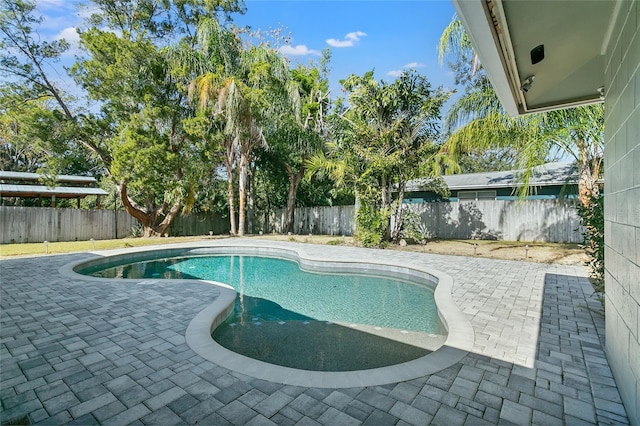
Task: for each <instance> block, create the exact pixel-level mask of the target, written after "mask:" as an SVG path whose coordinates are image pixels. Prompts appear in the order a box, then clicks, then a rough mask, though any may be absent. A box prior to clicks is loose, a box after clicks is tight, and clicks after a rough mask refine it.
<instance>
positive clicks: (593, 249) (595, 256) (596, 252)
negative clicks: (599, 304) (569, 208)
mask: <svg viewBox="0 0 640 426" xmlns="http://www.w3.org/2000/svg"><path fill="white" fill-rule="evenodd" d="M578 214H579V215H580V217H581V218H582V224H583V225H584V227H585V232H584V234H583V238H584V242H583V247H584V250H585V252H586V253H587V255H588V256H589V260H588V261H587V262H586V265H587V266H588V267H589V276H590V277H591V283H592V284H593V289H594V290H595V292H596V293H599V294H601V295H602V294H604V197H603V196H601V195H599V196H597V197H595V196H592V197H591V199H590V200H589V204H588V205H587V206H583V205H582V204H579V205H578Z"/></svg>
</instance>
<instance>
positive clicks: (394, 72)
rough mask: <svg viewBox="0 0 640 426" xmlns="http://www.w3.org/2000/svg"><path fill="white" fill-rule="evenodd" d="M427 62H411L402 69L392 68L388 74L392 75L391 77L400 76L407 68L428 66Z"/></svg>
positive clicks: (413, 68)
mask: <svg viewBox="0 0 640 426" xmlns="http://www.w3.org/2000/svg"><path fill="white" fill-rule="evenodd" d="M426 66H427V65H426V64H423V63H420V62H409V63H408V64H407V65H405V66H403V67H402V69H400V70H391V71H389V72H388V73H387V75H390V76H391V77H400V76H401V75H402V73H403V72H404V70H407V69H412V70H415V69H417V68H423V67H426Z"/></svg>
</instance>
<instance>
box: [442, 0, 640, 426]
mask: <svg viewBox="0 0 640 426" xmlns="http://www.w3.org/2000/svg"><path fill="white" fill-rule="evenodd" d="M453 4H454V6H455V8H456V11H457V13H458V16H459V17H460V19H461V20H462V22H463V24H464V26H465V28H466V29H467V32H468V34H469V36H470V38H471V41H472V43H473V45H474V47H475V50H476V52H477V54H478V57H479V59H480V61H481V62H482V64H483V66H484V67H485V69H486V70H487V74H488V75H489V79H490V80H491V83H492V85H493V87H494V89H495V90H496V93H497V94H498V97H499V99H500V102H501V103H502V104H503V105H504V107H505V109H506V110H507V112H509V113H510V114H511V115H520V114H527V113H530V112H535V111H544V110H548V109H557V108H567V107H571V106H575V105H581V104H585V103H590V102H599V101H601V100H604V102H605V152H604V164H605V167H604V180H605V183H606V184H605V199H604V211H605V230H606V232H605V252H606V260H605V270H606V273H605V275H606V279H605V287H606V302H605V303H606V310H605V323H606V351H607V357H608V359H609V364H610V365H611V369H612V370H613V375H614V377H615V379H616V383H617V385H618V389H619V391H620V395H621V397H622V401H623V402H624V405H625V408H626V411H627V414H628V416H629V419H630V420H631V423H632V424H640V320H639V318H640V137H639V136H638V135H640V1H638V0H618V1H589V0H574V1H515V0H453ZM597 405H598V403H597V402H596V406H597Z"/></svg>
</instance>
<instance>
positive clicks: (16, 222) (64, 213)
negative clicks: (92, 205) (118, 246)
mask: <svg viewBox="0 0 640 426" xmlns="http://www.w3.org/2000/svg"><path fill="white" fill-rule="evenodd" d="M137 224H138V222H137V221H136V220H135V219H134V218H133V217H131V216H130V215H129V214H127V213H126V212H124V211H115V212H114V211H113V210H81V209H55V208H48V207H9V206H0V230H1V231H2V235H1V239H2V244H9V243H41V242H43V241H88V240H90V239H91V238H93V239H94V240H106V239H111V238H124V237H127V236H129V235H130V234H131V228H132V227H134V226H136V225H137Z"/></svg>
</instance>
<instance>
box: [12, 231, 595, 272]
mask: <svg viewBox="0 0 640 426" xmlns="http://www.w3.org/2000/svg"><path fill="white" fill-rule="evenodd" d="M211 238H215V239H224V238H229V237H228V236H215V237H209V236H196V237H169V238H124V239H119V240H96V241H69V242H50V243H49V244H48V245H45V244H44V243H27V244H2V245H0V259H1V258H7V257H10V256H37V255H46V254H60V253H73V252H82V251H92V250H109V249H118V248H126V247H141V246H148V245H156V244H174V243H184V242H191V241H203V240H210V239H211ZM250 238H256V239H264V240H277V241H291V242H298V243H313V244H330V245H345V246H354V245H356V243H355V242H354V240H353V238H352V237H336V236H329V235H312V236H309V235H291V236H288V235H262V236H257V235H255V236H250ZM388 250H402V251H414V252H424V253H434V254H450V255H458V256H480V257H486V258H491V259H509V260H527V261H530V262H543V263H562V264H575V265H578V264H584V262H585V261H586V260H587V257H586V255H585V254H584V250H583V249H581V248H580V246H579V245H578V244H558V243H541V242H521V241H483V240H434V241H429V242H428V243H427V244H425V245H407V246H405V247H400V246H398V245H394V246H390V247H389V248H388Z"/></svg>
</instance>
